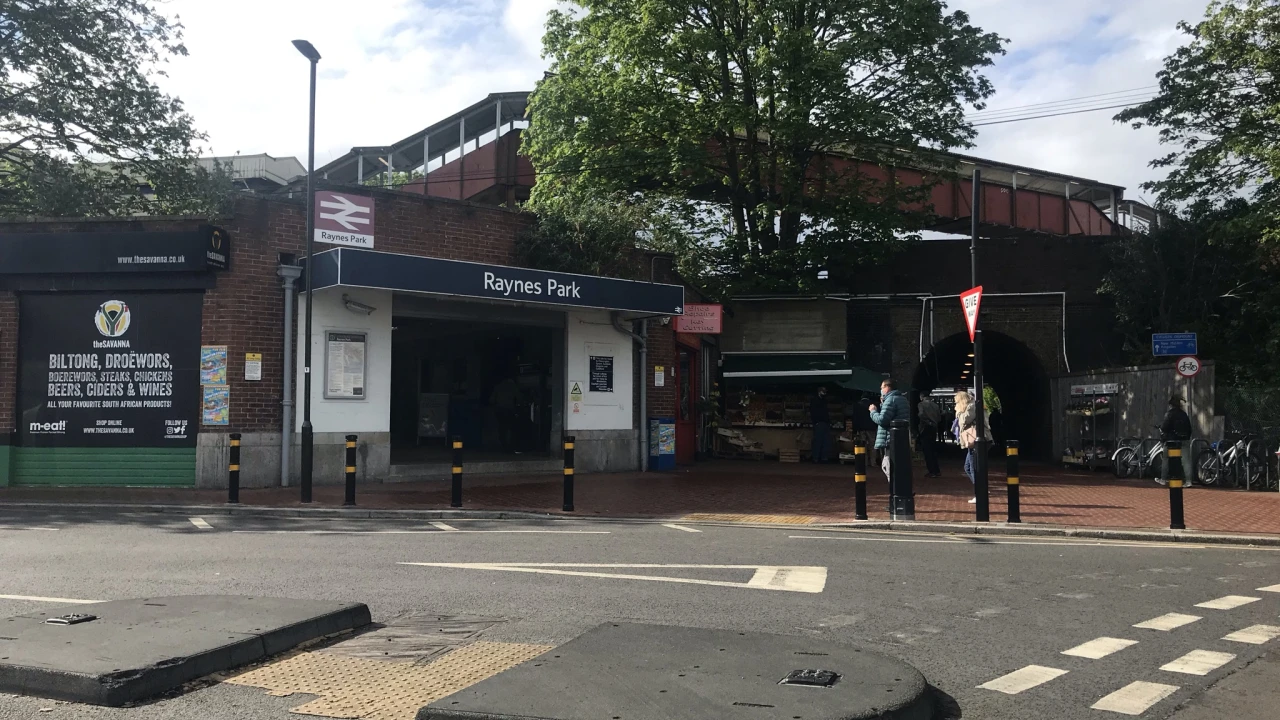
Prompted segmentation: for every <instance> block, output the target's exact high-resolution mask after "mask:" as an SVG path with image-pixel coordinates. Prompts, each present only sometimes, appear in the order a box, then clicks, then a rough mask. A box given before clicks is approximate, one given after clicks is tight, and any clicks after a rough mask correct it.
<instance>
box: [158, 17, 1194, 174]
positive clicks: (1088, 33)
mask: <svg viewBox="0 0 1280 720" xmlns="http://www.w3.org/2000/svg"><path fill="white" fill-rule="evenodd" d="M555 4H556V0H364V2H350V1H349V0H348V1H346V2H337V1H336V0H220V1H219V2H209V0H167V1H162V3H161V7H162V8H163V10H164V11H165V12H167V13H168V14H170V15H174V14H176V15H178V16H179V17H180V19H181V20H182V22H183V24H184V25H185V26H186V45H187V49H188V51H189V53H190V54H189V56H188V57H183V58H175V59H173V60H171V61H170V63H169V66H168V73H169V77H168V78H166V79H164V80H163V82H162V85H163V86H164V87H165V89H166V90H168V91H169V92H171V93H173V94H176V95H177V96H179V97H180V98H181V99H182V100H183V101H184V102H185V103H186V105H187V108H188V110H189V111H190V112H191V114H192V115H193V116H194V117H195V119H196V123H197V125H198V126H199V127H200V129H201V130H203V131H204V132H205V133H207V134H208V136H209V139H208V141H207V142H206V149H207V150H209V151H211V152H212V153H214V154H218V155H231V154H235V153H237V152H238V153H240V154H245V155H248V154H254V153H260V152H266V153H269V154H272V155H276V156H281V155H294V156H297V157H298V158H299V159H300V160H302V161H303V162H304V163H305V162H306V139H307V124H306V123H307V117H306V108H307V61H306V59H305V58H303V57H302V56H301V55H299V54H298V53H297V51H296V50H294V48H293V46H292V45H291V44H290V41H291V40H293V39H294V38H306V39H308V40H310V41H311V42H312V43H313V44H314V45H315V46H316V48H317V49H318V50H319V52H320V54H321V55H322V56H323V59H322V60H321V62H320V66H319V67H320V74H319V81H318V87H319V92H318V110H317V118H318V119H317V131H316V134H317V138H316V148H317V150H316V156H317V157H316V164H317V166H319V165H322V164H324V163H325V162H327V161H328V160H331V159H332V158H334V157H336V156H338V155H341V154H342V153H344V152H346V151H347V150H349V149H350V148H351V147H352V146H357V145H385V144H389V143H391V142H394V141H396V140H399V139H400V138H402V137H405V136H407V135H410V134H412V133H413V132H415V131H417V130H420V129H422V128H423V127H425V126H427V125H429V124H431V123H433V122H435V121H437V120H439V119H441V118H444V117H447V116H448V115H451V114H453V113H454V112H456V111H458V110H460V109H462V108H463V107H466V106H468V105H470V104H472V103H474V102H476V101H478V100H480V99H482V98H483V97H484V96H485V95H487V94H489V93H493V92H510V91H517V90H526V89H530V88H532V87H533V83H534V82H535V81H536V80H537V79H538V78H539V77H541V75H542V72H543V71H544V70H545V69H546V62H545V61H544V60H543V59H542V58H541V57H540V47H541V36H542V20H543V18H544V17H545V15H546V12H547V11H548V10H549V9H550V8H551V7H553V6H554V5H555ZM949 4H950V6H951V8H952V9H957V10H964V11H966V12H968V13H969V14H970V15H971V17H972V21H973V22H974V23H975V24H977V25H979V26H980V27H982V28H984V29H986V30H988V31H992V32H997V33H999V34H1000V35H1001V36H1003V37H1005V38H1008V39H1009V44H1008V48H1007V49H1008V54H1007V55H1005V56H1004V57H1002V58H1000V59H999V60H998V61H997V62H996V65H995V66H994V67H993V68H991V69H990V70H989V73H988V74H989V76H990V77H991V79H992V81H993V82H994V83H995V86H996V89H997V93H996V95H995V97H993V98H992V99H991V101H990V102H989V105H988V109H989V110H995V109H1001V108H1009V107H1018V106H1023V105H1029V104H1033V103H1044V102H1051V101H1057V100H1064V99H1067V98H1077V97H1081V96H1086V95H1095V94H1098V93H1108V92H1113V91H1120V90H1128V89H1131V88H1140V87H1143V86H1150V85H1154V84H1155V73H1156V71H1158V70H1159V69H1160V66H1161V60H1162V58H1163V57H1164V56H1165V55H1167V54H1169V52H1171V51H1172V50H1173V49H1174V48H1176V47H1177V46H1178V45H1179V44H1181V42H1182V40H1183V38H1182V36H1181V35H1180V34H1179V33H1178V31H1177V29H1176V27H1175V26H1176V24H1177V22H1178V21H1179V20H1191V21H1194V20H1197V19H1199V18H1200V17H1201V16H1202V15H1203V13H1204V9H1205V6H1206V4H1207V0H1124V1H1123V2H1115V1H1114V0H1073V2H1071V3H1063V2H1058V1H1057V0H951V2H950V3H949ZM1114 112H1115V111H1103V112H1098V113H1087V114H1079V115H1069V116H1063V117H1057V118H1048V119H1041V120H1030V121H1026V122H1016V123H1008V124H1001V125H992V126H989V127H983V128H980V130H981V134H980V136H979V138H978V141H977V146H976V147H975V148H974V149H972V150H970V151H969V152H970V153H971V154H974V155H978V156H980V157H986V158H990V159H993V160H999V161H1003V162H1009V163H1015V164H1019V165H1026V166H1031V167H1037V168H1042V169H1045V170H1053V171H1056V172H1063V173H1069V174H1072V175H1078V176H1082V177H1087V178H1092V179H1096V180H1099V181H1103V182H1109V183H1115V184H1119V185H1124V186H1126V187H1128V188H1129V192H1128V196H1129V197H1132V198H1139V197H1140V196H1142V195H1144V194H1145V193H1142V192H1141V191H1140V190H1139V189H1138V185H1139V184H1140V183H1141V182H1143V181H1144V180H1150V179H1152V178H1153V173H1154V171H1152V170H1151V169H1149V168H1148V167H1147V162H1148V161H1149V160H1150V159H1151V158H1153V157H1155V156H1157V155H1158V154H1160V153H1161V149H1160V147H1159V145H1158V143H1157V142H1156V137H1155V133H1154V132H1153V131H1151V130H1149V129H1148V130H1141V131H1135V130H1132V129H1130V128H1129V127H1128V126H1125V125H1120V124H1118V123H1115V122H1113V121H1112V120H1111V116H1112V114H1113V113H1114ZM1148 199H1150V198H1148Z"/></svg>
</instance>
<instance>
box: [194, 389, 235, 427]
mask: <svg viewBox="0 0 1280 720" xmlns="http://www.w3.org/2000/svg"><path fill="white" fill-rule="evenodd" d="M203 389H204V399H203V401H202V402H201V411H200V413H201V414H200V422H201V423H202V424H204V425H230V424H231V388H229V387H227V386H226V385H205V386H204V387H203Z"/></svg>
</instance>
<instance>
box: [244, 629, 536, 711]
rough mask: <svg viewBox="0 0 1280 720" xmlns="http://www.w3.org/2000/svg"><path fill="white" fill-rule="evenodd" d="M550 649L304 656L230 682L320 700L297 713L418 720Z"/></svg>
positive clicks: (506, 646)
mask: <svg viewBox="0 0 1280 720" xmlns="http://www.w3.org/2000/svg"><path fill="white" fill-rule="evenodd" d="M551 647H552V646H550V645H526V644H522V643H495V642H475V643H471V644H470V645H464V646H462V647H460V648H458V649H457V650H454V651H453V652H451V653H448V654H447V655H443V656H441V657H440V658H439V659H437V660H435V661H434V662H431V663H428V664H426V665H415V664H414V663H412V662H389V661H386V660H371V659H368V658H359V657H347V656H343V655H335V654H332V653H324V652H303V653H298V654H297V655H292V656H290V657H287V658H285V659H283V660H281V661H279V662H276V663H272V664H270V665H264V666H262V667H260V668H256V669H253V670H250V671H248V672H246V673H243V674H240V675H237V676H235V677H232V678H229V679H228V680H227V681H226V682H228V683H231V684H233V685H248V686H251V687H258V688H263V689H265V690H266V691H267V692H268V694H270V695H276V696H285V695H293V694H295V693H304V694H307V695H319V696H320V697H319V698H318V699H316V700H312V701H311V702H309V703H306V704H304V705H299V706H298V707H296V708H293V709H292V711H291V712H295V713H298V714H301V715H319V716H322V717H331V718H369V720H412V718H413V717H414V716H415V715H416V713H417V712H418V709H419V708H421V707H422V706H423V705H426V704H428V703H431V702H434V701H436V700H439V699H440V698H442V697H446V696H448V695H452V694H453V693H455V692H458V691H459V690H462V689H463V688H466V687H469V686H471V685H474V684H475V683H478V682H480V681H481V680H484V679H485V678H489V677H493V676H494V675H497V674H498V673H500V672H502V671H503V670H506V669H508V668H511V667H515V666H516V665H519V664H520V663H522V662H524V661H526V660H530V659H532V658H535V657H537V656H539V655H541V654H542V653H544V652H546V651H547V650H550V649H551Z"/></svg>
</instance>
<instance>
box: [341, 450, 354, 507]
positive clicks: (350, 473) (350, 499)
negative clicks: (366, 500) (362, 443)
mask: <svg viewBox="0 0 1280 720" xmlns="http://www.w3.org/2000/svg"><path fill="white" fill-rule="evenodd" d="M342 504H343V505H355V504H356V436H355V435H348V436H347V493H346V497H344V498H343V500H342Z"/></svg>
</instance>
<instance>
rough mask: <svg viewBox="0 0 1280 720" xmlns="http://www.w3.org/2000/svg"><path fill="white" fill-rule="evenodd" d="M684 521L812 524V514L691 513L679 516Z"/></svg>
mask: <svg viewBox="0 0 1280 720" xmlns="http://www.w3.org/2000/svg"><path fill="white" fill-rule="evenodd" d="M680 519H681V520H683V521H686V522H699V521H701V522H737V523H767V524H773V525H812V524H813V523H816V522H818V518H817V517H814V516H813V515H735V514H730V513H693V514H690V515H685V516H684V517H682V518H680Z"/></svg>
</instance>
